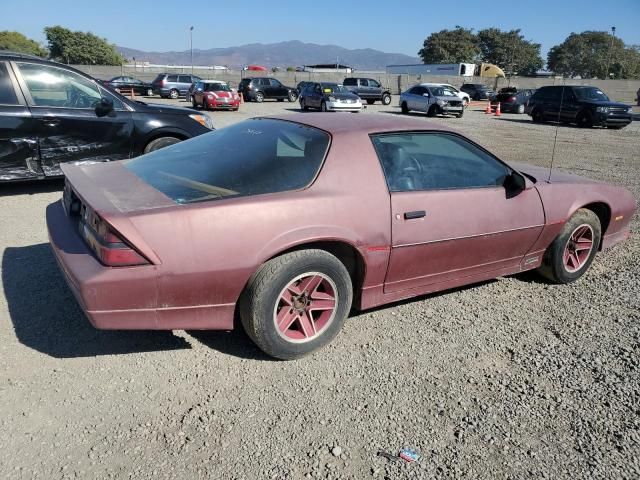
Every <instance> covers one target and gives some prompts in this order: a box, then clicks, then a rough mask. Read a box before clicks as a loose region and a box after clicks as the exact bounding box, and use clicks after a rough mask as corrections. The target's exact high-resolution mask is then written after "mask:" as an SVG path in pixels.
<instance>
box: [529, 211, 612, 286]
mask: <svg viewBox="0 0 640 480" xmlns="http://www.w3.org/2000/svg"><path fill="white" fill-rule="evenodd" d="M601 234H602V227H601V225H600V220H599V219H598V216H597V215H596V214H595V213H593V212H592V211H591V210H587V209H586V208H581V209H579V210H578V211H577V212H576V213H574V214H573V215H572V216H571V218H570V219H569V220H568V221H567V222H566V223H565V224H564V227H562V230H561V231H560V234H559V235H558V236H557V237H556V239H555V240H554V241H553V243H552V244H551V245H550V246H549V248H547V251H546V252H545V254H544V258H543V263H542V266H541V267H540V268H539V269H538V272H540V273H541V274H542V275H543V276H545V277H546V278H548V279H549V280H551V281H553V282H555V283H571V282H573V281H575V280H577V279H578V278H580V277H581V276H582V275H583V274H584V273H585V272H586V271H587V270H588V269H589V267H590V266H591V262H593V258H594V257H595V255H596V253H597V251H598V247H599V246H600V236H601Z"/></svg>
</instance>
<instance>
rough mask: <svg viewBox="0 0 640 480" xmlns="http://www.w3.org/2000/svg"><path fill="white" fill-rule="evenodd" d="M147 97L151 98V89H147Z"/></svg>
mask: <svg viewBox="0 0 640 480" xmlns="http://www.w3.org/2000/svg"><path fill="white" fill-rule="evenodd" d="M147 97H153V89H152V88H147Z"/></svg>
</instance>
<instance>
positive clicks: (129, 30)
mask: <svg viewBox="0 0 640 480" xmlns="http://www.w3.org/2000/svg"><path fill="white" fill-rule="evenodd" d="M5 1H7V4H6V5H4V8H2V15H1V16H0V30H18V31H20V32H22V33H24V34H25V35H27V36H28V37H31V38H33V39H35V40H38V41H42V42H44V40H45V39H44V34H43V33H42V29H43V27H45V26H47V25H55V24H60V25H63V26H66V27H68V28H71V29H73V30H83V31H87V30H88V31H91V32H93V33H95V34H97V35H100V36H102V37H106V38H107V39H108V40H109V41H111V42H112V43H116V44H118V45H121V46H125V47H131V48H137V49H140V50H156V51H166V50H178V51H182V50H187V49H188V48H189V27H190V26H191V25H193V26H194V37H193V38H194V48H201V49H207V48H214V47H228V46H235V45H241V44H246V43H253V42H261V43H274V42H279V41H285V40H301V41H303V42H311V43H319V44H329V43H330V44H335V45H340V46H342V47H346V48H366V47H370V48H375V49H378V50H382V51H385V52H395V53H405V54H407V55H417V51H418V50H419V49H420V48H421V46H422V42H423V40H424V39H425V38H426V37H427V36H428V35H429V34H430V33H432V32H435V31H439V30H442V29H445V28H453V27H454V26H455V25H461V26H463V27H466V28H473V29H475V30H479V29H482V28H486V27H492V26H496V27H498V28H501V29H504V30H508V29H512V28H520V29H521V30H522V33H523V34H524V35H525V37H526V38H527V39H529V40H534V41H536V42H538V43H541V44H542V50H543V55H544V54H546V51H547V50H548V49H549V48H550V47H552V46H553V45H555V44H557V43H560V42H562V41H563V40H564V38H565V37H566V36H567V35H568V34H569V33H570V32H581V31H583V30H609V29H610V28H611V26H615V27H616V35H617V36H619V37H620V38H622V40H623V41H624V42H625V43H627V44H640V0H609V1H604V2H603V1H594V0H533V1H531V2H516V1H514V0H511V1H503V0H489V1H487V0H473V1H466V0H458V1H455V2H449V1H446V0H438V1H427V0H421V1H420V0H418V1H414V0H405V1H403V2H389V1H384V2H372V1H371V0H369V1H363V0H360V1H354V2H350V1H346V0H344V1H334V0H320V1H314V2H304V1H299V0H298V1H289V0H270V1H265V0H259V1H256V0H239V1H235V0H229V1H222V2H221V1H214V2H207V0H200V1H197V2H194V1H185V2H176V1H166V0H155V1H150V0H132V1H131V2H126V1H125V2H121V1H120V2H105V1H102V2H100V1H94V2H88V1H86V0H82V1H71V0H27V1H15V0H5ZM209 3H210V4H211V6H208V4H209ZM127 4H129V5H131V6H132V7H131V8H127V7H123V6H124V5H127ZM114 5H118V7H119V8H114ZM176 5H177V7H176ZM514 5H519V6H514ZM396 6H397V7H398V9H397V10H394V7H396Z"/></svg>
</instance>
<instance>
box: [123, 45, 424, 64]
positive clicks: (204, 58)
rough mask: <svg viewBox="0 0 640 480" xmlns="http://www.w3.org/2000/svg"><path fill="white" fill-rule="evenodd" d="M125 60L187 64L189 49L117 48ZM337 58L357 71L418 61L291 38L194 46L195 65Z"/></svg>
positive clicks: (311, 61)
mask: <svg viewBox="0 0 640 480" xmlns="http://www.w3.org/2000/svg"><path fill="white" fill-rule="evenodd" d="M117 48H118V51H119V52H120V53H122V54H123V55H124V56H125V57H126V58H127V59H129V60H133V58H135V59H136V62H149V63H152V64H161V65H190V64H191V52H190V50H185V51H182V52H178V51H171V52H145V51H142V50H135V49H133V48H127V47H117ZM336 61H338V62H339V63H340V64H342V65H348V66H350V67H353V68H355V69H358V70H384V68H385V66H387V65H392V64H404V63H421V61H420V59H419V58H417V57H412V56H409V55H404V54H401V53H385V52H381V51H379V50H373V49H371V48H363V49H356V50H351V49H348V48H343V47H339V46H337V45H317V44H315V43H303V42H300V41H298V40H291V41H287V42H279V43H269V44H264V43H251V44H248V45H241V46H238V47H226V48H211V49H208V50H201V49H195V48H194V49H193V64H194V65H227V66H228V67H230V68H238V67H242V66H244V65H252V64H257V65H264V66H265V67H269V68H271V67H280V68H286V67H297V66H303V65H314V64H323V63H331V64H335V63H336Z"/></svg>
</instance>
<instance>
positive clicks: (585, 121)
mask: <svg viewBox="0 0 640 480" xmlns="http://www.w3.org/2000/svg"><path fill="white" fill-rule="evenodd" d="M576 122H577V123H578V126H579V127H582V128H589V127H592V126H593V117H592V116H591V113H590V112H587V111H582V112H580V113H579V114H578V116H577V117H576Z"/></svg>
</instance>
